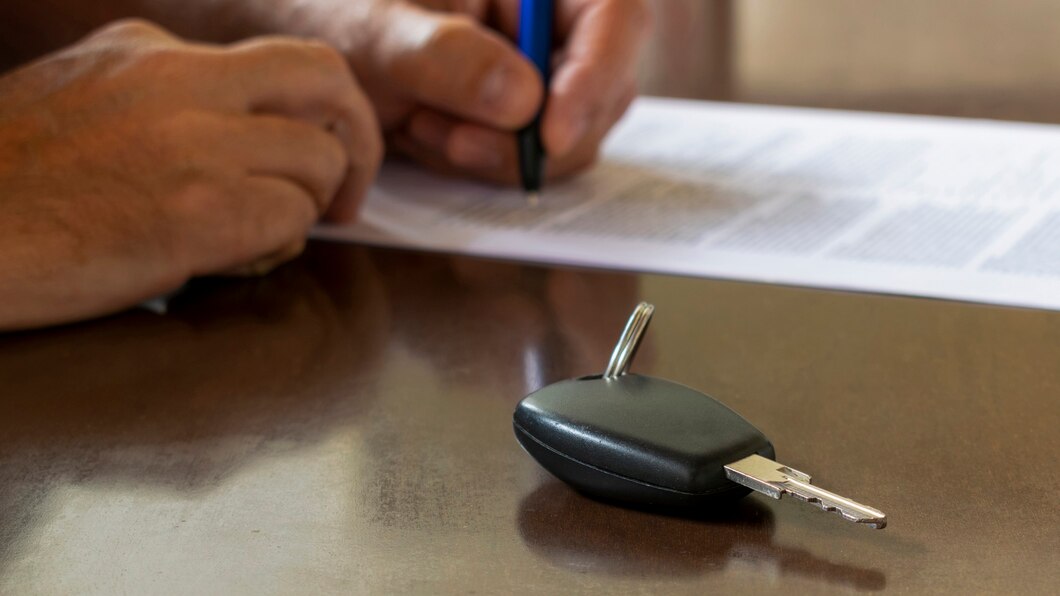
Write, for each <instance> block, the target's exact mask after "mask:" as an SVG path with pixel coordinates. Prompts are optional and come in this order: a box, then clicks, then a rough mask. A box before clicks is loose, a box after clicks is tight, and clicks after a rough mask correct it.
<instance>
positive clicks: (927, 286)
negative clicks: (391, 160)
mask: <svg viewBox="0 0 1060 596" xmlns="http://www.w3.org/2000/svg"><path fill="white" fill-rule="evenodd" d="M314 235H315V236H316V237H318V238H327V239H335V240H350V241H358V242H365V243H371V244H382V245H390V246H400V247H410V248H419V249H426V250H439V251H446V252H458V253H469V254H475V255H483V256H492V257H501V258H509V259H519V260H527V261H534V262H547V263H561V264H572V265H584V266H592V267H602V268H615V269H627V270H637V271H651V272H663V273H675V274H683V275H695V276H709V277H721V278H730V279H740V280H750V281H764V282H774V283H785V284H796V285H805V286H814V287H823V288H837V289H844V290H860V291H872V292H884V293H894V294H910V295H916V296H930V297H937V298H953V299H960V300H971V301H978V302H988V303H997V304H1007V305H1016V306H1030V307H1040V308H1050V309H1060V126H1050V125H1037V124H1019V123H1001V122H993V121H978V120H960V119H950V118H933V117H923V116H900V115H884V114H868V113H856V112H836V111H826V110H809V109H799V108H779V107H765V106H746V105H733V104H719V103H708V102H691V101H679V100H663V99H653V98H641V99H638V100H637V102H636V103H635V104H634V107H633V108H632V110H631V111H630V113H629V114H627V116H626V117H625V119H624V120H623V121H622V122H621V123H620V124H619V125H618V127H617V128H616V130H615V131H614V132H613V133H612V135H611V136H610V137H609V138H608V140H607V142H606V144H605V146H604V149H603V153H602V157H601V160H600V163H599V164H598V165H596V166H595V167H594V168H593V169H592V170H590V171H589V172H587V173H586V174H584V175H582V176H580V177H578V178H576V179H574V180H571V181H568V182H564V183H561V184H555V185H552V186H548V187H546V188H545V190H544V192H543V193H542V195H541V200H540V202H539V203H538V204H537V205H536V206H531V205H529V204H528V202H527V199H526V197H525V196H524V194H523V193H522V192H521V191H517V190H506V189H498V188H496V187H491V186H486V185H480V184H476V183H472V182H467V181H458V180H453V179H446V178H440V177H437V176H435V175H432V174H430V173H428V172H426V171H424V170H422V169H420V168H418V167H415V166H411V165H406V164H388V165H387V166H385V167H384V168H383V171H382V173H381V175H380V178H379V182H378V184H377V185H376V186H375V188H374V189H373V190H372V191H371V193H370V196H369V198H368V200H367V202H366V205H365V208H364V210H363V212H362V220H361V223H359V224H357V225H355V226H350V227H339V226H323V227H320V228H318V229H317V230H316V232H315V233H314Z"/></svg>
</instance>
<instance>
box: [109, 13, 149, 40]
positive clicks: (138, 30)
mask: <svg viewBox="0 0 1060 596" xmlns="http://www.w3.org/2000/svg"><path fill="white" fill-rule="evenodd" d="M100 33H101V34H103V35H110V36H116V37H131V38H143V37H154V36H158V35H164V34H165V31H164V30H163V29H162V28H161V27H159V26H158V25H155V24H154V23H152V22H150V21H147V20H144V19H138V18H125V19H120V20H118V21H115V22H113V23H111V24H109V25H107V26H106V27H104V28H103V29H101V30H100Z"/></svg>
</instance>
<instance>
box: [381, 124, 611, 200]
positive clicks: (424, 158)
mask: <svg viewBox="0 0 1060 596" xmlns="http://www.w3.org/2000/svg"><path fill="white" fill-rule="evenodd" d="M428 126H430V127H438V129H439V131H440V130H443V129H444V130H446V131H448V133H447V134H448V136H447V137H445V139H444V141H442V142H439V138H441V137H440V134H439V131H431V132H428V133H425V132H424V131H423V129H424V128H425V127H428ZM606 132H607V130H606V129H605V128H604V127H601V128H600V129H599V130H598V131H597V132H596V133H595V134H593V135H590V136H587V137H585V138H584V139H583V142H582V143H580V144H579V146H577V147H575V148H574V150H572V151H570V152H568V153H567V155H564V156H562V157H561V158H557V159H552V158H550V159H548V161H547V162H546V167H545V174H546V178H547V179H548V180H551V181H554V180H559V179H563V178H566V177H569V176H571V175H573V174H576V173H578V172H580V171H582V170H584V169H585V168H587V167H588V166H590V165H591V164H592V163H593V162H594V161H595V160H596V156H597V153H598V149H599V144H600V140H601V139H602V138H603V136H604V135H605V134H606ZM390 142H391V145H392V146H394V147H395V148H396V149H397V150H398V151H399V152H401V153H403V154H404V155H406V156H408V157H410V158H412V159H413V160H415V161H417V162H419V163H421V164H423V165H426V166H427V167H428V168H430V169H432V170H434V171H436V172H439V173H442V174H444V175H449V176H462V177H471V178H476V179H479V180H483V181H486V182H491V183H494V184H501V185H506V186H511V185H516V184H518V183H519V182H520V179H519V170H518V152H517V148H516V144H515V138H514V136H513V135H512V134H511V133H510V132H507V131H498V130H496V129H489V128H485V127H482V126H479V125H476V124H472V123H467V122H460V121H456V120H452V119H448V118H447V117H446V116H445V115H442V114H438V113H429V114H427V113H423V112H420V113H417V114H416V115H414V116H413V118H412V120H411V121H410V125H409V127H408V129H407V131H405V132H402V133H400V134H395V135H393V136H392V137H391V139H390ZM485 155H489V156H490V157H489V158H488V159H487V158H485V157H484V156H485Z"/></svg>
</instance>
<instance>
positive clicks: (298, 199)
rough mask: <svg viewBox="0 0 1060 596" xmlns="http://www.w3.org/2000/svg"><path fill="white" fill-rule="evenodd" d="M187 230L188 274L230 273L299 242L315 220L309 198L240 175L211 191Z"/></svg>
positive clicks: (273, 179)
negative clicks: (193, 237) (193, 235)
mask: <svg viewBox="0 0 1060 596" xmlns="http://www.w3.org/2000/svg"><path fill="white" fill-rule="evenodd" d="M211 199H212V200H209V201H206V202H204V203H203V204H202V207H203V208H204V209H206V210H207V212H206V213H199V214H198V217H197V218H196V220H197V221H193V222H192V225H193V226H195V230H196V231H197V232H198V239H197V240H198V241H197V242H195V243H194V245H193V251H194V252H193V256H192V258H191V263H190V266H189V269H190V271H191V273H192V274H193V275H206V274H212V273H218V272H222V271H228V270H233V269H236V268H238V267H241V266H244V265H247V264H248V263H251V262H253V261H255V260H258V259H260V258H262V257H266V256H270V255H275V254H280V253H282V251H283V250H284V249H285V248H287V247H289V246H291V245H293V244H297V243H299V242H301V241H302V240H303V239H304V238H305V236H306V234H307V233H308V231H309V228H310V227H311V226H312V225H313V223H314V222H315V221H316V219H317V207H316V204H315V202H314V201H313V199H312V197H310V196H309V194H308V193H306V191H305V189H303V188H302V187H301V186H299V185H298V184H296V183H294V182H292V181H291V180H289V179H287V178H281V177H277V176H246V177H244V178H243V179H241V180H239V181H238V182H237V183H234V184H232V185H231V186H230V187H229V188H227V189H224V190H223V191H222V190H219V191H217V192H216V193H215V194H214V195H213V196H212V197H211Z"/></svg>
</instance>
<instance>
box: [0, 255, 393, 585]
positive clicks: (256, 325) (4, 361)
mask: <svg viewBox="0 0 1060 596" xmlns="http://www.w3.org/2000/svg"><path fill="white" fill-rule="evenodd" d="M389 325H390V321H389V309H388V305H387V304H386V301H385V293H384V292H383V288H382V285H381V283H380V279H379V276H378V274H377V273H376V271H375V268H374V265H373V263H372V262H371V260H370V259H369V258H368V256H367V255H366V253H365V252H364V251H363V250H350V249H348V248H347V249H343V250H336V249H334V248H333V247H328V246H313V247H311V249H310V250H309V252H308V253H307V254H306V255H305V257H303V258H302V259H299V260H298V261H296V262H294V263H292V264H289V265H286V266H284V267H282V268H281V269H279V270H277V271H275V272H273V273H272V274H270V275H269V276H266V277H263V278H259V279H246V280H221V279H215V280H203V281H198V282H194V283H192V284H190V285H189V286H188V287H186V288H185V289H184V290H183V291H182V292H181V293H179V294H178V295H175V296H173V297H171V298H170V299H169V300H168V304H167V307H166V312H165V313H159V312H152V311H151V310H149V309H145V308H138V309H134V310H131V311H128V312H125V313H122V314H119V315H116V316H112V317H108V318H106V319H101V320H98V321H93V322H88V323H82V324H77V325H69V326H65V327H59V328H54V329H47V330H42V331H36V332H26V333H18V334H10V335H6V336H0V388H2V393H0V567H3V566H4V563H5V561H8V560H9V559H11V557H15V558H16V559H17V558H18V557H19V556H21V555H20V554H19V544H20V540H22V539H24V538H26V537H27V536H29V535H32V529H33V528H34V527H36V526H37V525H39V524H42V523H46V520H47V519H49V518H50V517H51V516H52V515H53V514H54V513H55V512H54V511H52V510H51V508H52V507H55V505H54V504H53V503H52V500H50V499H49V495H51V494H52V493H53V492H54V491H55V490H56V489H58V488H61V487H63V486H67V485H72V484H73V485H76V484H92V485H96V486H120V487H122V488H123V490H128V491H130V492H135V491H138V490H143V491H157V490H160V489H161V490H171V491H174V492H183V493H195V492H199V491H209V490H212V489H214V488H215V487H217V486H220V485H222V484H224V482H225V480H226V479H227V478H229V477H231V476H232V475H233V474H235V473H236V472H237V471H239V470H240V469H242V468H244V467H245V466H248V465H250V464H251V463H253V462H255V461H258V460H259V459H261V458H262V457H268V456H269V455H270V454H274V453H276V452H277V450H295V449H299V448H301V447H303V446H306V445H310V444H314V443H316V442H318V441H320V440H321V439H322V438H324V437H326V436H328V435H329V433H331V432H332V431H334V430H335V429H336V428H338V427H340V426H342V425H345V424H350V423H352V422H353V421H355V420H357V419H358V417H359V416H360V415H361V414H362V413H364V412H365V411H366V410H367V408H368V407H369V406H370V402H371V400H373V399H374V398H375V397H376V396H375V392H374V390H373V387H374V384H375V382H376V380H375V377H376V375H377V369H378V368H379V366H378V362H379V360H380V358H381V357H382V354H384V353H385V346H386V341H387V338H388V334H389Z"/></svg>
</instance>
